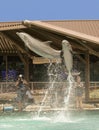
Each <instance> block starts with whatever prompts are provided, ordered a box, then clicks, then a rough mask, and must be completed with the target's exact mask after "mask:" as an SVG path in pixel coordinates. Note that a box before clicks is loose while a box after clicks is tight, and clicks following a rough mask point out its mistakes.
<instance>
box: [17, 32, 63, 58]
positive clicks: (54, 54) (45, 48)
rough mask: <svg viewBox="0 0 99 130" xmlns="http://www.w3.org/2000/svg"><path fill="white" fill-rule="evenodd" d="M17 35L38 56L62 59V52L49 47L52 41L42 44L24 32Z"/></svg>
mask: <svg viewBox="0 0 99 130" xmlns="http://www.w3.org/2000/svg"><path fill="white" fill-rule="evenodd" d="M16 34H17V35H18V36H19V37H20V38H21V39H22V40H23V42H24V43H25V45H26V46H27V47H28V48H29V49H30V50H31V51H33V52H35V53H36V54H38V55H40V56H42V57H44V58H49V59H53V58H60V54H61V51H60V50H59V51H58V50H55V49H53V48H51V47H50V45H49V43H51V42H52V41H45V42H42V41H40V40H38V39H36V38H34V37H32V36H30V35H29V34H27V33H24V32H20V33H19V32H17V33H16Z"/></svg>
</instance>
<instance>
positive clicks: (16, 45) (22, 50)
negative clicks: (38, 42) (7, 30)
mask: <svg viewBox="0 0 99 130" xmlns="http://www.w3.org/2000/svg"><path fill="white" fill-rule="evenodd" d="M0 35H2V36H4V37H6V39H7V40H8V41H9V42H10V43H12V45H14V46H15V47H17V49H18V50H20V51H21V53H25V54H27V56H28V57H29V58H31V59H33V56H32V55H30V54H29V53H28V52H27V51H25V50H24V49H23V48H21V47H20V46H19V45H18V44H17V43H16V42H15V41H14V40H12V39H11V38H10V37H9V36H8V35H7V34H4V33H1V32H0Z"/></svg>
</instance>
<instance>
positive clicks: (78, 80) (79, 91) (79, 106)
mask: <svg viewBox="0 0 99 130" xmlns="http://www.w3.org/2000/svg"><path fill="white" fill-rule="evenodd" d="M75 96H76V108H77V109H82V96H83V83H82V82H81V77H80V76H77V77H76V83H75Z"/></svg>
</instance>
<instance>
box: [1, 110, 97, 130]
mask: <svg viewBox="0 0 99 130" xmlns="http://www.w3.org/2000/svg"><path fill="white" fill-rule="evenodd" d="M21 129H22V130H99V111H74V112H69V113H68V114H67V113H65V114H64V115H61V114H59V113H56V114H53V113H50V114H46V115H43V114H42V115H41V117H39V118H38V117H36V116H35V114H34V113H32V112H21V113H20V112H13V113H12V112H11V113H10V112H7V113H0V130H21Z"/></svg>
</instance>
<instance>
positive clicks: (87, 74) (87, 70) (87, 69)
mask: <svg viewBox="0 0 99 130" xmlns="http://www.w3.org/2000/svg"><path fill="white" fill-rule="evenodd" d="M85 59H86V67H85V100H86V101H88V100H89V87H90V57H89V52H86V55H85Z"/></svg>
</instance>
